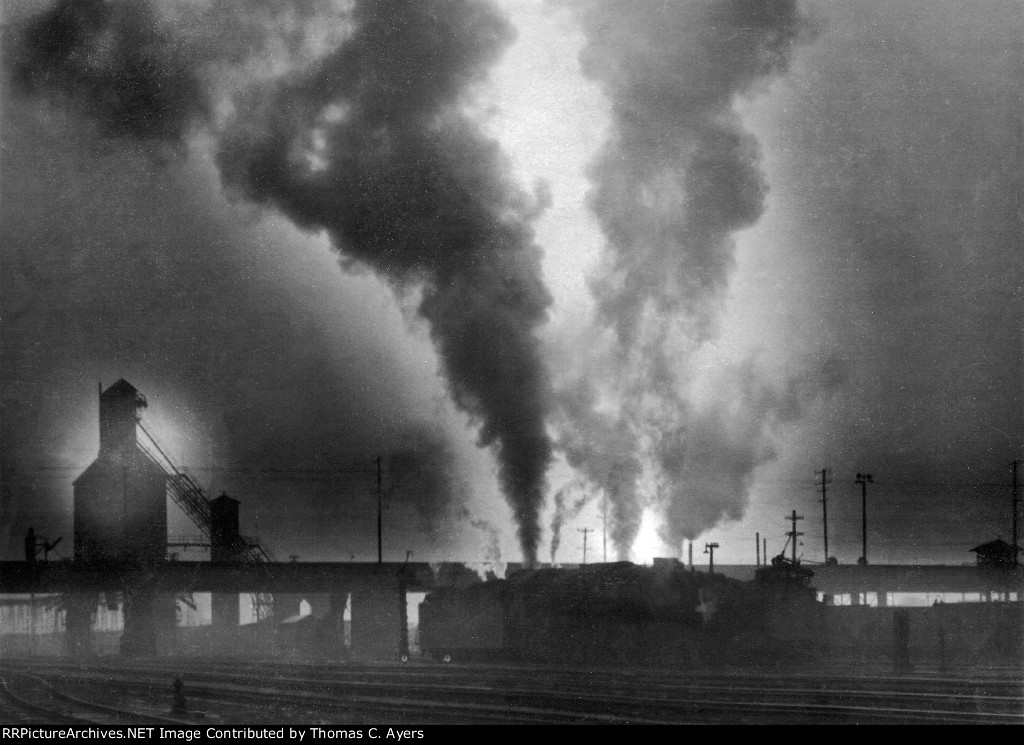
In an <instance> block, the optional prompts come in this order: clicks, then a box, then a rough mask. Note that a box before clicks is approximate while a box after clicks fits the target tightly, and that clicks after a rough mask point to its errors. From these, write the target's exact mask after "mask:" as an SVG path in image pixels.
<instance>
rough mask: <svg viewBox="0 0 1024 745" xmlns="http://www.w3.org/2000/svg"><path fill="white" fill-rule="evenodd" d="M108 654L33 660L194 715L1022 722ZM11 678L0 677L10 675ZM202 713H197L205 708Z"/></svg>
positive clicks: (893, 708)
mask: <svg viewBox="0 0 1024 745" xmlns="http://www.w3.org/2000/svg"><path fill="white" fill-rule="evenodd" d="M188 664H190V663H188V662H187V661H185V660H177V661H174V662H168V661H164V660H157V661H151V662H150V663H147V665H146V669H145V670H144V671H142V672H139V671H136V670H129V669H128V668H126V667H124V666H123V665H120V664H118V663H116V662H105V663H100V664H96V665H91V666H88V667H86V666H80V665H67V664H62V663H55V664H53V665H38V664H37V666H36V668H35V674H36V675H37V676H38V677H40V678H42V679H44V680H47V681H50V682H51V684H53V682H54V681H58V680H59V681H60V682H61V685H62V688H63V689H64V690H67V691H72V692H74V695H76V696H78V697H83V696H85V694H86V692H88V691H89V690H95V689H96V688H97V686H96V683H97V681H101V682H102V689H103V690H104V691H106V692H108V693H109V695H111V696H114V697H116V698H117V700H120V701H128V702H133V704H134V705H136V706H138V705H139V704H140V702H141V703H143V704H147V703H148V705H149V706H151V707H152V706H155V705H158V703H159V697H160V696H163V697H164V703H165V705H166V702H167V701H168V700H169V698H168V696H167V691H169V681H170V680H171V679H172V678H173V676H175V675H178V674H181V675H183V677H185V678H186V680H187V695H188V697H189V702H190V705H191V706H193V707H195V708H196V709H198V710H199V711H197V712H194V713H193V714H192V715H190V719H193V720H195V718H196V717H199V718H200V719H202V720H204V721H207V722H208V723H230V724H235V723H239V724H241V723H247V724H262V723H277V724H280V723H281V722H289V723H291V722H295V723H300V722H301V723H309V724H379V723H381V722H386V723H389V724H403V723H410V724H431V723H438V722H444V723H453V722H458V723H494V722H501V723H508V722H543V723H566V722H589V723H603V724H617V723H682V722H748V723H764V722H792V723H811V722H832V723H876V722H878V723H883V722H897V723H923V722H930V723H958V724H961V723H1000V724H1024V685H1022V682H1021V680H1020V678H1015V677H1007V678H1005V679H1001V678H994V679H993V678H979V679H973V678H962V677H944V678H943V677H934V676H932V677H926V676H916V677H909V678H908V677H896V676H888V677H886V676H878V677H868V676H823V675H795V674H794V675H774V676H768V675H740V674H733V675H721V674H718V675H715V674H697V673H690V672H672V671H628V672H627V671H608V670H597V671H594V670H590V671H582V670H558V669H554V670H550V669H543V668H515V667H484V666H465V667H463V666H443V667H442V666H430V665H410V666H379V667H371V666H355V665H330V666H305V665H297V664H280V663H278V664H271V665H261V666H259V669H258V670H257V669H256V668H255V667H254V666H252V665H251V664H234V665H232V664H210V665H204V666H202V667H193V668H191V669H187V670H186V666H187V665H188ZM6 674H7V673H6V672H4V675H5V676H6ZM203 712H205V713H203Z"/></svg>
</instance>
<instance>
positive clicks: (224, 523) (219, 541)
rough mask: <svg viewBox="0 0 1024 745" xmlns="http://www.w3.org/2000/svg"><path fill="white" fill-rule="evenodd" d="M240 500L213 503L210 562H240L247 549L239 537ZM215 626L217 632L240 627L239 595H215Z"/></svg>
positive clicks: (225, 497) (226, 498)
mask: <svg viewBox="0 0 1024 745" xmlns="http://www.w3.org/2000/svg"><path fill="white" fill-rule="evenodd" d="M238 505H239V502H238V500H237V499H232V498H231V497H229V496H228V495H227V494H221V495H220V496H219V497H217V498H216V499H214V500H213V501H211V502H210V561H213V562H220V561H239V560H240V558H241V549H242V548H243V547H244V546H245V543H244V541H243V540H242V537H241V536H240V535H239V533H238ZM211 613H212V615H213V625H214V627H216V628H220V627H234V626H238V624H239V622H240V621H241V618H240V613H239V610H238V595H237V594H236V593H221V592H217V593H214V594H213V598H212V601H211Z"/></svg>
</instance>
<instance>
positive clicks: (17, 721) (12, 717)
mask: <svg viewBox="0 0 1024 745" xmlns="http://www.w3.org/2000/svg"><path fill="white" fill-rule="evenodd" d="M0 700H2V701H3V704H4V706H3V708H2V709H0V722H2V723H3V724H4V725H8V726H10V725H25V724H36V725H38V724H46V725H71V724H74V725H92V726H109V725H133V726H134V725H139V726H144V725H166V726H180V725H181V724H183V721H182V720H181V719H177V718H171V717H167V716H161V715H160V714H158V713H156V712H153V711H150V712H146V711H140V710H138V709H131V708H128V707H125V706H114V705H111V703H110V700H109V699H108V700H107V702H106V703H103V702H99V701H96V700H90V699H88V698H83V697H81V696H77V695H73V694H72V693H69V692H68V691H66V690H64V689H63V688H62V687H61V686H60V685H58V684H56V683H54V682H53V681H52V680H48V679H47V678H46V677H43V676H40V675H35V674H33V673H30V672H27V671H25V670H17V669H9V668H4V669H3V670H0Z"/></svg>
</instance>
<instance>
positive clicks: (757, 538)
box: [754, 533, 768, 566]
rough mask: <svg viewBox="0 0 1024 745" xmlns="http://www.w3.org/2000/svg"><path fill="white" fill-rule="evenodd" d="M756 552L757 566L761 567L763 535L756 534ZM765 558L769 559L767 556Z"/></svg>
mask: <svg viewBox="0 0 1024 745" xmlns="http://www.w3.org/2000/svg"><path fill="white" fill-rule="evenodd" d="M754 550H755V551H757V566H761V534H760V533H754ZM765 558H768V557H767V556H766V557H765Z"/></svg>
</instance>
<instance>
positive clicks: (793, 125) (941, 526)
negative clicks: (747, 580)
mask: <svg viewBox="0 0 1024 745" xmlns="http://www.w3.org/2000/svg"><path fill="white" fill-rule="evenodd" d="M5 11H6V12H5V17H4V41H3V49H4V77H3V101H2V114H3V116H2V135H0V136H2V152H0V155H2V161H0V251H2V255H0V259H2V262H3V264H2V272H0V283H2V288H0V302H2V306H0V323H2V325H0V334H2V336H0V346H2V348H0V376H2V392H3V399H2V406H3V408H2V411H0V415H2V419H0V427H2V429H0V456H2V463H3V465H4V471H5V480H4V484H5V488H4V492H3V504H2V509H0V512H2V515H0V518H2V525H3V527H2V529H0V530H2V532H0V539H2V540H3V543H2V545H0V551H2V553H3V555H4V556H6V557H9V558H13V557H14V556H17V554H18V546H19V545H20V537H21V535H22V534H23V533H24V530H25V529H26V528H27V527H28V526H29V525H33V526H34V527H35V528H36V530H37V532H40V533H44V534H49V535H54V536H55V535H66V536H67V535H69V534H70V532H71V528H70V519H71V481H72V480H73V479H74V478H75V477H76V476H77V475H78V474H79V473H80V472H81V470H83V469H84V468H85V466H87V465H88V464H89V462H90V461H91V460H92V458H93V457H95V454H96V448H97V440H98V433H97V425H96V385H97V382H102V383H103V385H104V386H106V385H109V384H111V383H113V382H115V381H116V380H117V379H118V378H121V377H123V378H126V379H127V380H128V381H129V382H131V383H132V384H134V385H135V386H136V387H137V388H139V389H140V390H141V391H142V392H143V393H144V394H145V395H146V396H147V398H148V400H149V403H150V407H149V408H148V409H147V410H146V412H145V414H144V418H143V423H144V425H145V426H146V427H147V429H148V430H149V431H150V432H152V433H153V434H154V435H155V436H156V437H157V439H158V440H160V442H161V443H162V444H164V445H165V446H166V448H167V450H168V451H169V452H170V453H171V455H172V457H173V458H174V459H175V460H176V461H178V462H179V463H180V464H182V465H184V466H187V467H188V468H189V469H190V470H191V471H192V472H193V473H194V475H195V476H196V477H197V479H198V480H199V481H200V482H202V483H203V484H204V485H206V486H207V487H208V489H209V491H210V492H211V494H213V493H219V492H220V491H221V490H227V491H228V492H229V493H231V494H232V495H233V496H236V497H237V498H239V499H240V500H241V501H242V520H243V529H244V530H246V531H248V532H251V533H252V532H258V533H259V534H260V537H261V538H262V539H263V540H264V542H265V543H266V544H267V545H268V546H269V547H270V548H271V550H273V551H274V553H275V554H276V555H277V556H278V557H279V558H282V559H284V558H286V557H287V556H288V555H293V554H295V555H298V556H299V557H300V558H303V559H320V558H346V559H347V558H350V557H354V558H357V559H367V560H368V559H372V558H374V557H375V551H376V541H375V535H374V530H375V517H376V516H375V508H376V497H375V492H374V489H375V482H374V476H373V465H374V459H375V458H376V457H377V456H378V455H379V456H381V457H382V459H383V462H384V466H385V467H384V472H385V479H384V481H385V492H386V495H387V499H386V503H387V512H386V514H385V526H386V527H385V541H384V543H385V553H386V555H387V557H388V558H392V559H403V558H404V557H405V554H406V551H413V552H414V557H415V558H420V559H433V560H441V559H461V560H468V561H483V560H489V561H496V560H505V561H512V560H519V559H520V558H521V557H523V556H536V557H537V558H539V559H540V560H544V561H547V560H550V559H552V558H554V559H555V560H561V561H567V562H572V561H579V560H580V559H581V558H582V556H581V548H582V535H581V534H580V533H579V532H578V530H579V529H582V528H592V529H594V530H595V531H596V532H595V533H593V534H591V535H590V538H589V540H588V547H589V549H590V551H591V553H590V554H589V556H588V559H590V560H594V559H596V558H600V555H601V551H602V543H603V541H602V529H603V528H604V527H605V525H607V551H608V557H609V559H615V558H631V559H633V560H635V561H644V560H649V559H650V558H652V557H654V556H681V557H684V558H685V556H686V553H687V547H688V545H689V543H690V542H693V543H694V545H695V554H697V555H698V558H697V560H698V561H702V562H703V561H704V560H705V558H706V557H704V556H702V553H703V550H704V544H705V543H707V542H711V541H714V542H717V543H719V546H720V547H719V549H717V551H716V560H717V561H721V562H723V563H741V562H742V563H747V562H752V561H753V560H754V536H755V533H757V532H759V533H760V534H761V535H762V537H765V538H767V540H768V544H769V546H768V548H769V552H770V553H776V552H778V551H779V550H781V548H782V546H783V543H784V541H785V536H784V532H785V531H786V530H787V529H788V527H789V526H788V523H787V521H786V520H785V516H786V515H788V514H789V513H790V512H791V511H792V510H794V509H795V510H796V511H797V512H798V514H800V515H803V516H804V520H803V522H802V523H801V525H800V530H801V531H803V532H804V533H805V536H803V537H802V538H801V545H800V546H799V547H798V554H801V555H802V556H803V557H804V558H805V559H807V560H812V561H820V560H822V559H823V553H822V552H823V546H822V537H823V525H822V509H821V504H820V499H821V492H820V488H816V486H815V483H816V479H815V472H816V471H819V470H820V469H822V468H828V469H829V473H828V475H829V478H830V480H831V483H830V484H829V491H828V500H829V501H828V509H829V547H830V550H831V553H832V554H834V555H836V556H837V557H838V558H839V560H840V561H842V562H844V563H850V562H854V561H856V559H857V557H858V556H860V555H861V550H862V549H861V523H860V521H861V491H860V487H859V486H858V485H857V484H855V483H854V478H855V475H856V474H857V473H858V472H859V471H865V472H870V473H872V475H873V479H874V483H873V484H871V485H870V486H869V487H868V511H869V516H868V529H869V540H868V558H869V560H870V561H871V562H872V563H881V562H886V561H948V562H956V563H959V562H963V561H970V560H971V558H972V557H971V555H970V554H968V553H967V549H969V548H971V547H972V546H974V545H977V544H978V543H981V542H983V541H986V540H990V539H992V538H995V537H996V535H1001V536H1002V537H1003V538H1006V539H1008V538H1009V536H1010V531H1011V527H1010V510H1011V502H1010V463H1011V461H1012V460H1013V459H1014V458H1019V457H1022V439H1024V363H1022V349H1024V318H1022V314H1024V310H1022V309H1024V297H1022V295H1024V290H1022V274H1024V273H1022V266H1021V252H1022V232H1024V231H1022V220H1024V208H1022V206H1021V204H1022V202H1021V194H1022V154H1024V144H1022V137H1024V135H1022V110H1024V105H1022V95H1024V90H1022V87H1024V83H1022V81H1024V53H1022V45H1024V41H1022V40H1024V13H1022V12H1021V6H1020V3H1019V2H1018V1H1017V0H1005V1H1003V0H984V1H983V2H972V3H969V4H964V3H956V2H938V1H936V0H928V1H927V2H925V1H924V0H922V1H921V2H912V1H910V0H906V1H904V0H901V2H899V3H890V2H866V1H859V0H858V1H857V2H824V1H822V2H788V1H783V0H778V1H775V2H763V1H761V0H758V1H756V2H755V1H754V0H750V2H740V1H738V0H734V1H731V2H715V3H710V2H708V3H704V2H678V3H674V2H660V1H659V2H653V1H652V2H641V3H629V4H626V3H622V2H613V1H611V0H592V1H587V0H579V1H578V2H577V1H576V0H557V1H555V0H551V1H550V2H541V1H540V0H537V1H536V2H534V1H531V0H504V2H493V3H492V2H483V1H479V2H478V1H476V0H444V1H441V0H439V1H438V2H423V1H420V2H399V1H398V0H389V1H388V2H375V3H365V4H364V3H361V2H354V3H332V2H327V0H318V2H314V3H311V2H302V3H294V4H293V3H289V2H286V1H285V0H262V1H261V2H256V3H254V2H243V1H242V0H238V1H237V2H214V1H213V0H210V1H208V2H207V1H205V0H175V1H174V2H160V3H155V2H154V3H151V4H146V3H144V2H128V1H127V0H119V1H113V2H106V3H102V2H95V3H90V2H84V3H72V2H66V1H65V2H58V3H52V2H40V1H36V0H21V1H18V2H11V3H8V4H6V5H5ZM1022 480H1024V474H1022ZM605 516H606V518H605ZM174 529H175V530H180V532H188V530H189V528H188V526H187V525H186V524H185V523H184V522H183V521H181V520H176V521H175V528H174ZM595 536H596V537H595ZM595 546H597V548H594V547H595Z"/></svg>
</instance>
